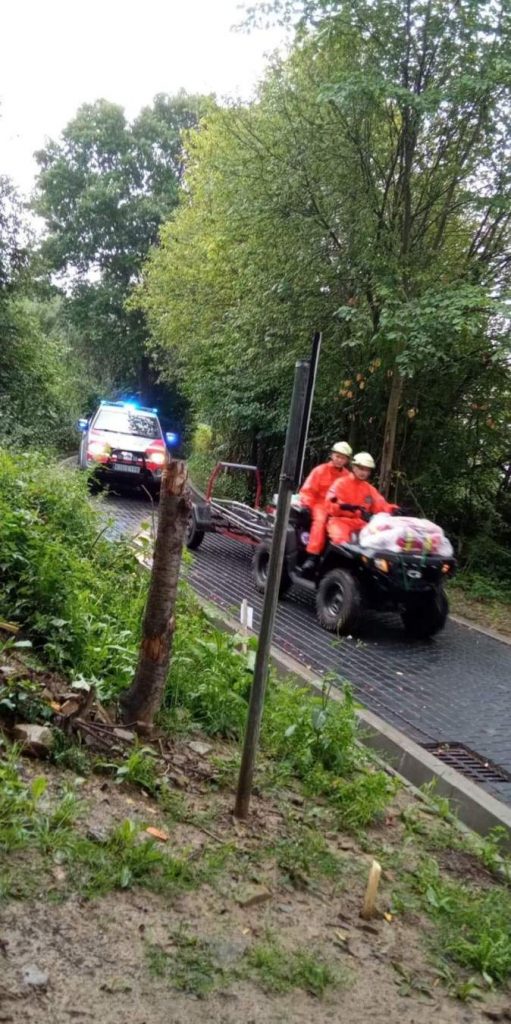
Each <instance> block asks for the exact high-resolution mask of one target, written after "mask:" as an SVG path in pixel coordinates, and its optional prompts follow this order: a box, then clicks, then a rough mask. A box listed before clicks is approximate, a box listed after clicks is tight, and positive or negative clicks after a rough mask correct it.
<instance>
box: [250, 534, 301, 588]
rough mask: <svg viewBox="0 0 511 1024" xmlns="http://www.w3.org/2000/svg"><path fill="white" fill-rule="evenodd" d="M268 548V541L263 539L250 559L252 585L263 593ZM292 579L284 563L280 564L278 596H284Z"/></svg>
mask: <svg viewBox="0 0 511 1024" xmlns="http://www.w3.org/2000/svg"><path fill="white" fill-rule="evenodd" d="M270 548H271V545H270V544H269V543H268V541H266V540H263V541H261V543H260V544H258V545H257V547H256V549H255V551H254V557H253V559H252V580H253V582H254V587H255V588H256V590H257V591H258V593H259V594H264V592H265V590H266V583H267V580H268V566H269V564H270ZM291 583H292V580H291V578H290V576H289V574H288V571H287V569H286V566H285V564H284V565H283V566H282V575H281V577H280V586H279V597H284V594H287V591H288V590H289V588H290V586H291Z"/></svg>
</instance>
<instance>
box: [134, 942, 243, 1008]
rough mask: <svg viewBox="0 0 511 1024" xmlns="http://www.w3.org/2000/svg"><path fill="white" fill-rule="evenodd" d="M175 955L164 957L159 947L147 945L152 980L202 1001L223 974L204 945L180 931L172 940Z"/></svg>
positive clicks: (222, 978) (221, 978) (205, 944)
mask: <svg viewBox="0 0 511 1024" xmlns="http://www.w3.org/2000/svg"><path fill="white" fill-rule="evenodd" d="M172 941H173V944H174V945H175V946H176V951H175V952H173V953H167V952H165V950H163V949H162V948H161V946H156V945H151V944H149V945H148V946H147V947H146V960H147V964H148V967H149V971H150V973H151V974H153V975H154V976H155V977H159V978H166V979H167V980H168V981H169V983H170V985H171V986H172V988H175V989H177V990H178V991H179V992H187V993H190V994H193V995H195V996H199V997H201V998H203V997H204V996H207V995H208V994H209V993H210V992H211V991H212V990H213V989H214V988H216V987H217V986H218V984H219V983H220V982H222V981H223V980H224V977H225V972H224V970H223V968H222V967H220V966H219V964H218V963H216V962H215V959H214V957H213V955H212V952H211V950H210V948H209V946H208V944H207V943H206V942H204V941H201V940H200V939H198V938H196V937H195V936H191V935H189V934H187V933H186V932H185V931H183V930H181V931H179V932H175V933H174V934H173V936H172Z"/></svg>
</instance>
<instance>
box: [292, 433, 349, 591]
mask: <svg viewBox="0 0 511 1024" xmlns="http://www.w3.org/2000/svg"><path fill="white" fill-rule="evenodd" d="M352 455H353V451H352V449H351V448H350V446H349V444H347V442H346V441H338V442H337V444H334V445H333V446H332V451H331V454H330V462H323V463H322V464H321V465H320V466H315V467H314V469H313V470H312V472H311V473H309V475H308V477H307V479H306V480H305V483H304V484H303V486H302V488H301V490H300V494H299V497H300V504H301V505H302V507H303V508H308V509H310V513H311V518H312V524H311V531H310V536H309V543H308V544H307V555H308V556H309V557H308V558H307V559H306V561H305V562H304V564H303V566H302V572H303V573H306V574H307V573H309V572H313V571H314V569H315V568H316V565H317V562H318V559H319V556H320V554H321V552H322V551H323V548H324V546H325V544H326V521H327V518H328V512H327V509H326V505H325V499H326V496H327V493H328V491H329V490H330V488H331V487H332V485H333V484H335V483H337V482H338V481H340V480H342V479H343V478H344V477H348V478H350V477H351V473H350V472H349V469H348V466H349V461H350V458H351V456H352Z"/></svg>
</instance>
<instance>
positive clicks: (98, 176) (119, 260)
mask: <svg viewBox="0 0 511 1024" xmlns="http://www.w3.org/2000/svg"><path fill="white" fill-rule="evenodd" d="M200 105H201V100H200V98H198V97H194V96H187V95H185V94H184V93H182V94H180V95H179V96H176V97H172V98H171V97H169V96H165V95H159V96H156V97H155V100H154V102H153V104H152V106H150V107H146V108H144V109H143V110H142V111H141V113H140V114H139V115H138V117H136V118H135V119H134V120H133V121H132V122H129V121H128V120H127V118H126V116H125V113H124V111H123V109H122V107H120V106H118V105H116V104H113V103H109V102H107V101H106V100H98V101H97V102H96V103H93V104H85V105H84V106H82V107H81V108H80V109H79V111H78V113H77V114H76V116H75V117H74V118H73V120H72V121H70V122H69V124H68V125H67V126H66V127H65V129H64V131H63V132H62V135H61V137H60V138H59V139H57V140H51V141H50V142H48V144H47V145H46V147H45V148H44V149H43V150H41V151H40V152H39V153H37V154H36V158H37V161H38V164H39V168H40V170H39V175H38V178H37V189H36V199H35V202H34V207H35V210H36V211H37V213H38V214H40V216H42V217H43V218H44V220H45V222H46V235H45V239H44V242H43V244H42V248H41V255H42V259H43V260H44V262H45V264H46V266H47V268H48V270H49V271H50V272H52V273H56V274H58V275H61V278H60V279H61V280H62V282H63V284H64V285H65V287H66V290H67V292H68V294H69V301H68V303H67V311H68V316H69V317H70V320H71V322H72V324H73V326H74V327H75V328H76V330H77V333H78V335H79V337H80V338H81V339H82V356H83V358H86V359H87V360H88V361H89V362H90V363H93V364H96V365H97V364H98V363H99V364H101V365H102V367H103V377H104V379H105V384H106V385H108V384H111V385H112V386H115V385H117V386H119V385H123V384H124V385H126V384H127V385H130V384H131V385H132V386H133V385H134V384H135V383H137V382H138V384H139V385H140V386H142V387H143V386H144V383H145V380H144V372H143V371H144V368H145V369H147V368H146V367H145V364H144V344H145V340H146V329H145V323H144V318H143V316H141V314H140V313H137V312H135V311H129V310H128V309H127V308H126V300H127V298H128V296H129V294H130V290H131V288H132V287H133V285H134V284H135V283H136V282H137V280H138V277H139V274H140V269H141V266H142V263H143V261H144V260H145V258H146V256H147V253H148V250H149V248H150V246H151V245H152V244H154V243H155V242H156V240H157V237H158V229H159V226H160V224H161V223H162V221H163V220H164V219H165V218H166V217H168V216H169V214H170V212H171V211H172V209H173V208H174V207H175V205H176V202H177V196H178V189H179V184H180V180H181V174H182V143H181V133H182V131H183V130H184V129H187V128H190V127H191V126H193V125H195V124H196V123H197V119H198V116H199V111H200Z"/></svg>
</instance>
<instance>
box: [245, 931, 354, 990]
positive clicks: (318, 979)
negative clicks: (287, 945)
mask: <svg viewBox="0 0 511 1024" xmlns="http://www.w3.org/2000/svg"><path fill="white" fill-rule="evenodd" d="M246 965H247V968H248V973H249V974H252V975H253V976H254V977H255V978H257V980H258V981H259V983H260V985H261V986H262V988H263V989H265V990H266V991H267V992H276V993H284V992H289V991H290V990H291V989H294V988H300V989H303V990H304V992H309V993H310V994H311V995H313V996H318V997H321V996H323V995H324V993H325V991H326V990H327V989H328V988H339V987H341V986H344V985H346V984H347V983H348V981H349V975H348V974H347V972H345V971H341V969H340V968H339V967H337V966H334V965H332V964H329V963H327V962H326V961H325V960H324V959H323V958H322V957H321V955H320V954H319V953H318V954H314V953H311V952H310V951H308V950H305V949H295V950H292V951H290V950H285V949H283V948H282V947H281V946H279V945H278V944H277V943H276V942H275V941H274V940H272V939H268V940H267V941H266V942H263V943H260V944H258V945H256V946H253V947H252V949H251V950H249V952H248V953H247V956H246Z"/></svg>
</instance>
